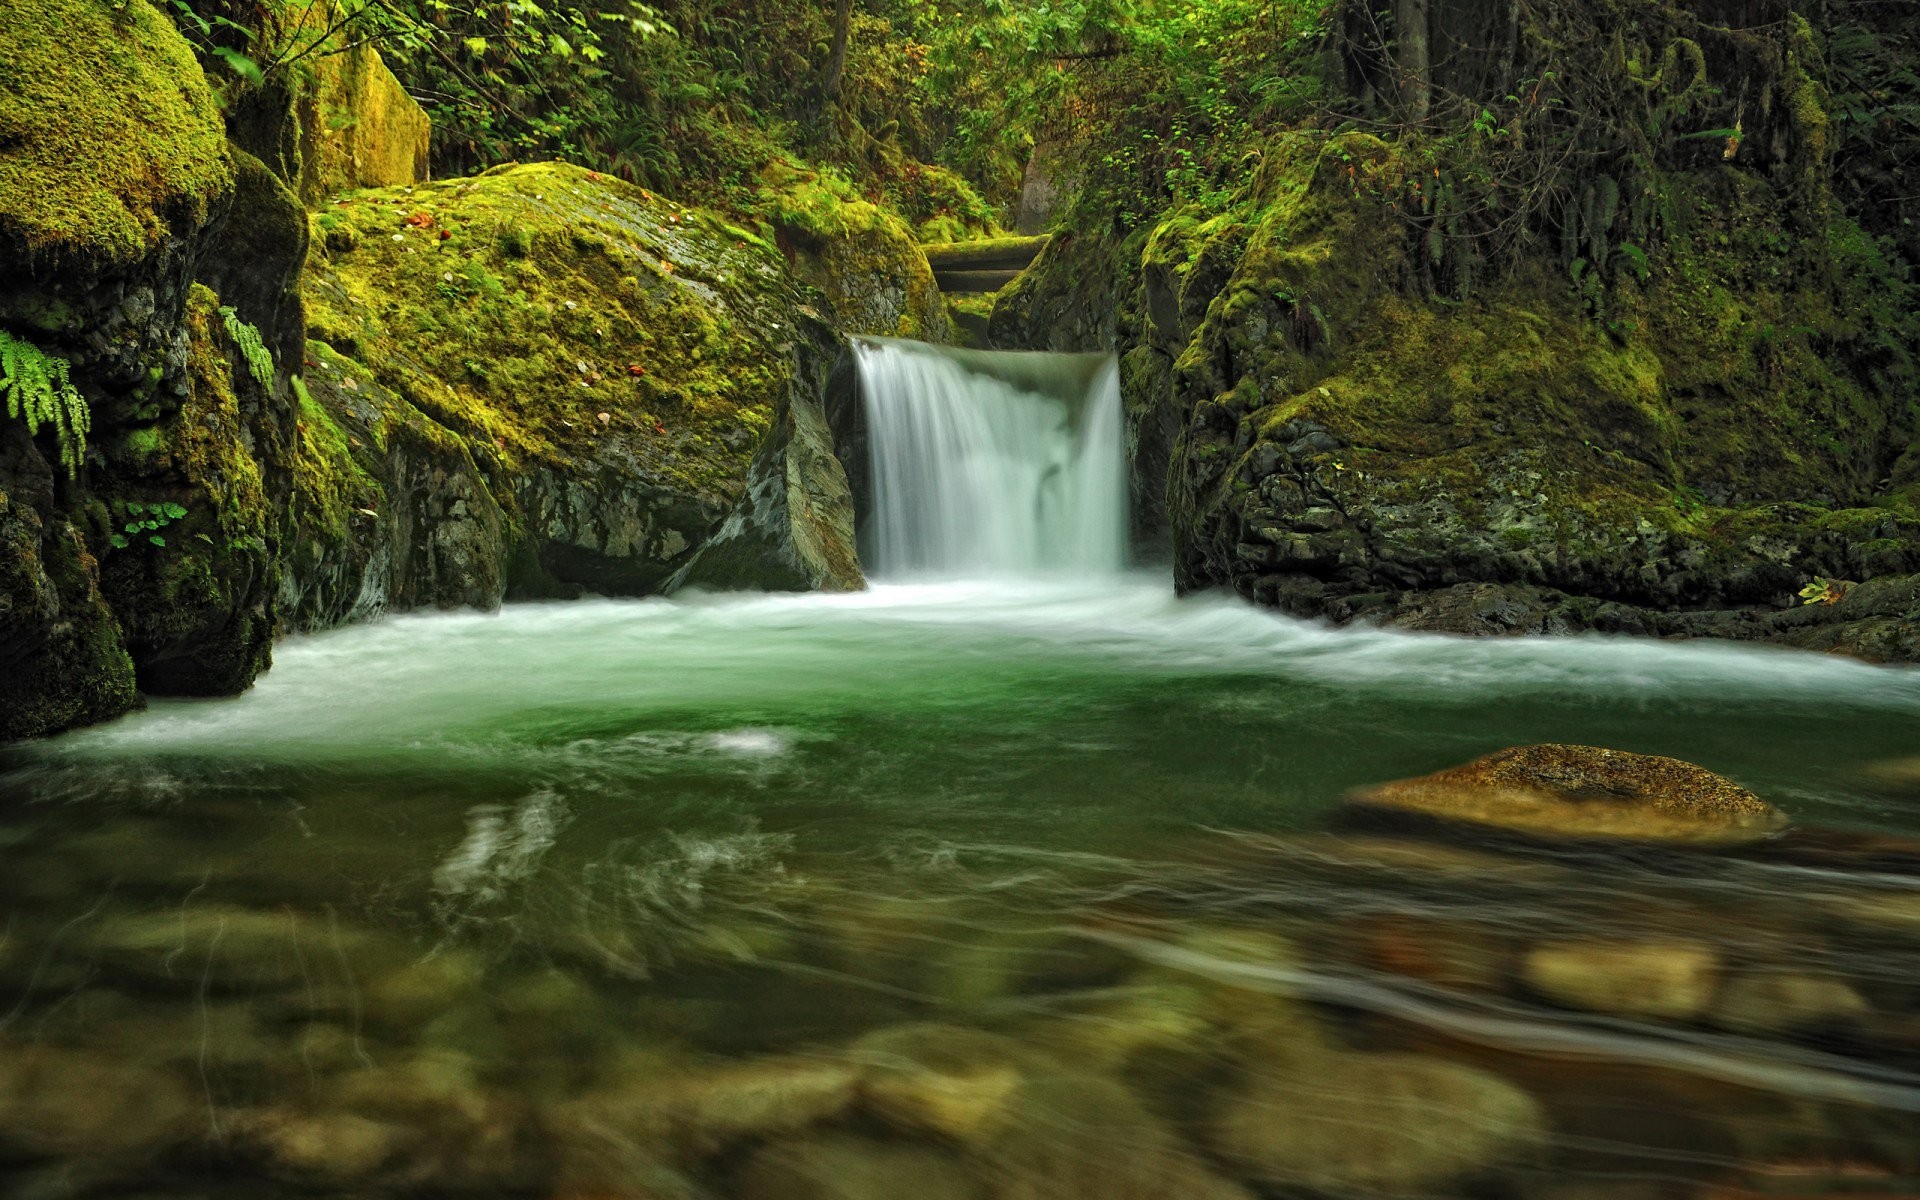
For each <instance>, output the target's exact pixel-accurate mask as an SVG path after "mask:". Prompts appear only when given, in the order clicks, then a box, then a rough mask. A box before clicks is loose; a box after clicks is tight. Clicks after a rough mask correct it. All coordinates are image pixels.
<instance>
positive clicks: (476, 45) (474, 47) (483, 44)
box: [460, 37, 487, 58]
mask: <svg viewBox="0 0 1920 1200" xmlns="http://www.w3.org/2000/svg"><path fill="white" fill-rule="evenodd" d="M460 44H461V45H463V46H465V47H466V48H467V53H468V54H471V55H473V56H474V57H475V58H479V57H480V56H481V55H483V54H485V53H486V52H487V39H485V38H483V37H470V38H468V39H467V40H466V41H464V42H462V43H460Z"/></svg>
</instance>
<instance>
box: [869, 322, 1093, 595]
mask: <svg viewBox="0 0 1920 1200" xmlns="http://www.w3.org/2000/svg"><path fill="white" fill-rule="evenodd" d="M855 345H856V353H857V354H858V362H859V369H860V390H861V395H862V398H863V402H864V404H865V406H866V417H867V429H868V444H869V447H870V454H871V458H872V476H871V478H872V481H873V496H872V499H873V508H872V515H871V516H870V517H869V519H868V523H867V527H866V530H865V544H864V546H863V552H864V557H865V558H866V560H867V565H868V567H869V569H870V570H871V571H872V573H873V574H874V575H875V576H877V577H879V578H882V579H889V578H891V579H901V578H942V577H945V578H957V577H968V578H977V577H981V576H994V575H1029V576H1031V575H1041V574H1067V573H1072V574H1081V575H1084V574H1087V573H1095V574H1113V573H1117V572H1118V571H1120V570H1121V569H1122V568H1123V567H1124V566H1125V565H1126V551H1127V539H1126V526H1127V480H1126V458H1125V448H1124V445H1123V443H1122V439H1121V428H1120V385H1119V371H1118V367H1117V365H1116V364H1115V362H1114V359H1113V356H1112V355H1106V354H1040V353H1009V352H987V351H970V350H950V349H945V348H941V347H937V346H930V345H926V344H925V343H921V342H906V341H893V340H888V339H861V340H860V341H858V342H856V344H855Z"/></svg>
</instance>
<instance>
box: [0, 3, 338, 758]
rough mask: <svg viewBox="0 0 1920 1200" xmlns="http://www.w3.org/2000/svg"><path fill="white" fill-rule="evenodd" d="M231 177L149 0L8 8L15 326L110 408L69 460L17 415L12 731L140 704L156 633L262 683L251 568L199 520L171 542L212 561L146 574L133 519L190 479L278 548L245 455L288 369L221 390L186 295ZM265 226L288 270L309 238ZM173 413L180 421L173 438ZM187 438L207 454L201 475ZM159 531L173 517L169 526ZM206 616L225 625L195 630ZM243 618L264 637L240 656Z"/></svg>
mask: <svg viewBox="0 0 1920 1200" xmlns="http://www.w3.org/2000/svg"><path fill="white" fill-rule="evenodd" d="M234 189H235V158H234V156H233V155H232V154H231V153H230V150H229V146H228V143H227V140H226V134H225V130H224V127H223V124H222V120H221V115H220V112H219V110H218V108H217V106H216V105H215V103H214V100H213V96H212V91H211V89H210V88H209V86H208V84H207V80H206V78H205V76H204V75H203V74H202V72H201V69H200V67H199V65H198V63H197V62H196V60H195V58H194V55H193V52H192V50H191V49H190V47H189V46H188V45H187V43H186V41H185V40H184V39H183V38H182V37H181V36H180V34H179V33H178V32H177V30H176V29H175V28H174V26H173V23H172V22H171V21H170V20H168V19H167V17H165V16H164V15H162V14H161V12H160V11H159V10H158V9H156V8H155V7H154V6H153V5H151V4H150V3H148V2H147V0H130V2H129V3H127V4H124V5H103V4H94V3H75V2H71V0H49V2H48V3H42V4H31V5H9V6H6V7H5V8H4V9H0V328H4V329H6V330H7V331H8V332H9V333H10V334H11V335H13V336H14V337H16V338H19V339H22V340H25V341H27V342H29V343H30V344H32V345H33V346H34V347H36V348H37V349H38V350H39V351H41V352H43V353H45V354H47V355H49V356H52V357H55V358H58V359H61V360H64V361H65V362H66V364H67V365H68V368H69V371H70V376H71V379H72V381H73V383H74V385H75V387H76V388H77V390H78V394H79V395H80V397H81V399H82V400H83V401H84V402H85V404H86V406H87V409H88V415H89V418H90V424H91V430H90V432H89V434H88V437H87V451H86V453H85V455H84V456H83V457H82V458H81V459H80V460H79V461H78V462H76V463H75V464H74V469H73V470H72V471H71V472H69V471H66V470H56V469H55V468H53V467H51V466H50V465H49V464H52V463H56V462H59V461H60V456H61V451H60V448H59V447H57V446H55V445H54V438H53V435H52V434H51V433H50V432H48V431H45V430H43V431H42V433H41V435H40V436H39V437H38V438H31V439H30V438H28V437H27V436H26V434H25V431H24V430H22V429H19V428H17V427H12V423H11V422H9V426H10V427H9V428H8V429H7V430H6V431H5V435H4V445H5V447H6V449H5V452H4V454H0V494H3V495H4V496H5V502H4V504H3V505H0V507H4V509H5V510H6V511H5V512H4V514H0V537H3V538H5V539H6V541H7V543H8V549H9V553H8V556H7V560H6V567H5V568H4V571H3V572H0V574H4V584H3V585H0V596H4V600H3V601H0V648H3V649H0V675H3V676H4V678H5V680H6V684H5V687H6V690H7V697H6V700H7V703H6V705H5V712H6V717H5V720H4V721H0V738H4V737H16V736H27V735H31V734H36V733H44V732H51V731H53V730H57V729H60V728H64V727H66V726H68V725H72V724H79V723H83V722H87V721H95V720H102V719H105V718H107V717H111V716H114V715H116V714H118V713H120V712H124V711H126V710H127V709H128V708H130V707H132V706H134V705H135V704H137V703H138V696H137V694H136V692H135V689H134V683H135V672H136V669H138V671H139V673H140V679H141V680H142V682H143V683H150V684H151V686H154V687H159V688H168V687H169V686H170V682H169V681H170V680H172V679H174V678H175V677H174V676H173V675H172V674H170V672H169V671H168V670H165V669H162V670H159V671H158V672H157V673H156V672H155V671H154V670H153V668H154V665H155V663H156V662H157V661H158V659H157V658H156V657H155V654H156V653H157V654H158V655H159V657H160V658H166V657H168V656H170V655H172V654H174V653H176V652H178V653H181V654H184V655H186V656H187V657H189V658H191V657H198V656H200V655H201V653H202V651H204V652H205V657H206V658H207V659H208V660H212V659H223V660H228V661H226V663H225V665H224V666H218V667H209V672H210V675H209V676H202V677H198V678H195V679H192V680H187V679H186V678H185V676H181V677H180V685H181V690H188V691H206V690H233V689H235V688H237V687H240V686H244V684H245V682H246V681H247V680H250V679H251V678H252V674H253V671H254V670H255V669H257V666H258V663H259V661H260V658H261V656H262V655H263V654H264V649H265V644H266V636H267V630H268V629H269V628H270V626H271V613H270V612H269V611H268V610H266V609H264V608H260V607H258V606H257V603H256V602H257V601H258V599H259V590H258V588H257V587H255V586H254V585H253V584H252V583H249V582H248V581H247V579H246V576H247V574H248V568H244V567H239V566H237V564H236V563H235V562H232V561H228V560H226V559H219V560H218V561H212V560H208V559H206V558H205V557H204V556H202V555H201V554H200V551H199V549H198V546H199V545H200V543H197V542H196V543H194V548H186V549H182V550H180V551H178V552H177V553H176V554H175V556H174V558H173V560H172V561H173V564H174V565H175V566H176V567H184V565H185V564H187V563H189V562H196V563H198V564H199V566H198V567H197V568H195V570H196V571H198V572H199V573H200V574H202V575H204V576H205V578H199V579H196V580H187V579H185V578H177V579H173V580H172V581H171V582H168V583H166V584H165V585H164V586H161V585H160V580H159V579H158V578H157V577H154V578H149V579H147V580H146V581H145V583H141V584H138V585H136V584H134V582H133V580H132V578H131V575H130V573H129V568H130V566H131V562H130V560H129V559H128V558H126V557H125V556H124V554H123V549H122V547H120V546H118V545H116V543H115V540H114V539H115V538H121V539H123V540H126V538H125V533H124V531H123V529H122V527H123V526H124V525H126V524H128V523H129V521H128V513H127V511H126V508H125V504H126V502H127V501H129V500H131V501H132V502H133V503H135V504H138V505H140V506H141V508H140V511H139V513H138V514H137V519H136V520H134V521H133V522H131V523H134V524H139V523H140V522H142V521H145V520H146V519H148V517H149V516H150V515H152V514H149V513H148V512H147V511H146V506H147V505H148V503H149V502H151V503H152V504H153V505H154V506H155V507H154V512H155V513H158V514H162V515H164V514H165V513H166V512H167V511H169V510H168V508H167V507H166V506H168V505H174V506H176V507H179V508H180V511H181V513H182V515H183V516H184V515H185V514H186V512H187V511H188V510H187V508H186V506H185V505H182V504H178V503H177V501H178V499H179V498H181V497H186V496H189V495H194V496H198V497H201V498H202V499H203V500H204V501H205V503H206V504H207V505H209V506H212V505H220V506H228V507H229V508H231V507H233V506H239V507H247V508H250V509H252V510H253V512H254V513H255V515H256V516H257V517H258V518H259V519H258V520H257V521H255V522H254V523H253V524H254V525H255V526H256V527H257V528H254V529H253V532H252V533H251V534H250V535H249V534H241V535H238V536H242V537H245V536H253V537H255V538H257V539H258V553H259V554H261V555H268V554H269V544H270V533H268V532H266V528H267V527H268V526H270V525H271V520H272V519H271V516H270V513H271V510H272V497H271V494H270V493H263V492H262V491H261V490H260V488H259V486H258V483H257V479H253V478H252V477H250V476H248V475H247V473H246V472H241V471H239V470H237V466H238V461H239V460H241V459H244V460H246V461H247V462H248V463H249V464H254V466H253V471H254V474H255V475H257V474H258V470H259V467H258V464H259V463H260V462H262V461H264V458H262V457H259V456H265V457H271V455H272V454H273V447H274V446H276V445H280V444H284V440H285V439H284V434H283V433H280V432H277V431H278V430H279V428H280V426H279V425H277V424H276V421H277V418H276V416H275V415H274V414H272V413H271V412H267V411H264V410H265V409H269V408H271V400H270V393H271V387H270V386H269V385H268V384H264V383H260V382H258V381H257V380H255V379H254V377H253V373H252V372H251V371H248V372H246V375H247V378H248V380H249V383H248V385H247V386H248V387H249V388H250V389H251V392H250V396H251V399H249V400H248V401H245V402H239V403H234V404H230V403H225V402H223V401H222V400H220V399H219V398H217V397H216V396H215V395H214V394H213V392H212V391H211V390H210V389H213V388H215V387H216V386H217V384H216V381H215V379H214V376H215V375H220V374H223V373H224V366H223V367H222V368H220V369H218V370H216V369H215V368H214V367H213V366H212V365H211V364H210V362H209V361H207V354H208V353H216V354H217V352H214V351H208V350H207V344H208V343H207V342H206V340H205V339H204V338H201V337H200V335H199V333H197V332H196V331H195V329H194V328H192V327H191V326H192V325H193V322H191V321H189V319H188V317H187V308H188V298H189V288H190V285H191V283H192V281H193V279H194V278H195V277H196V275H198V274H199V273H200V272H201V271H202V269H203V268H205V267H206V266H207V265H208V264H209V263H211V262H213V261H214V260H215V259H217V258H218V256H219V254H220V250H221V245H220V242H221V231H222V229H223V227H224V226H225V224H226V223H227V222H228V219H229V212H230V210H231V207H232V201H233V195H234ZM248 232H249V235H250V236H251V237H252V241H251V243H250V244H251V245H253V246H254V247H255V248H256V249H258V250H259V251H261V253H262V255H263V257H264V258H265V259H266V260H267V261H268V262H269V263H277V264H278V270H279V271H280V273H281V275H282V276H284V274H285V272H286V270H287V268H288V265H289V264H290V262H291V260H292V259H293V258H294V257H296V256H297V255H298V253H299V251H300V244H299V242H298V240H297V239H296V240H295V241H294V242H293V244H292V245H291V246H284V247H281V248H280V250H279V252H278V254H277V255H272V254H266V250H267V249H268V246H267V243H268V242H269V241H270V240H271V239H270V237H266V236H264V235H259V234H257V233H256V232H255V231H253V230H251V229H249V231H248ZM266 269H268V270H271V269H273V268H272V267H271V266H269V267H268V268H266ZM282 283H283V284H284V279H283V280H282ZM202 307H203V309H204V306H202ZM202 315H203V316H204V315H205V313H204V311H203V313H202ZM294 323H295V324H297V318H295V319H294ZM202 324H204V321H203V322H202ZM222 361H223V363H224V359H223V360H222ZM266 366H267V368H268V370H267V375H268V377H269V378H270V377H271V374H272V364H271V363H270V362H268V363H267V364H266ZM254 401H258V403H255V402H254ZM169 434H175V435H178V439H177V440H176V442H175V444H173V445H171V446H169V445H167V444H166V441H167V437H168V436H169ZM219 442H225V443H230V444H219V445H216V444H214V443H219ZM188 443H191V448H190V449H189V447H188V445H187V444H188ZM176 456H184V457H185V458H190V459H192V460H193V461H194V463H195V464H196V465H197V466H199V467H204V468H205V473H203V474H201V475H199V476H193V475H192V472H191V471H190V470H188V469H187V468H186V467H185V466H184V465H183V462H182V461H181V459H179V458H177V457H176ZM228 468H236V469H234V470H229V469H228ZM150 470H152V471H154V472H157V474H150V473H149V471H150ZM176 493H177V494H176ZM209 511H210V510H209ZM196 519H197V518H196ZM165 520H166V521H167V522H169V523H171V522H172V520H173V518H171V517H166V518H165ZM182 528H184V526H183V527H182ZM195 531H196V532H199V531H200V529H199V527H198V526H197V525H196V526H195ZM141 533H142V536H143V537H144V538H153V537H159V538H162V539H163V540H164V539H165V536H166V535H165V534H164V533H162V532H161V531H160V530H159V528H158V527H157V526H156V527H155V528H153V529H143V530H141ZM209 536H211V534H210V535H209ZM131 544H132V543H131V541H128V545H129V546H130V545H131ZM142 545H144V546H145V547H146V548H147V549H149V550H154V551H157V550H158V549H159V547H158V546H156V545H154V544H153V543H152V542H151V541H143V542H142ZM256 565H258V564H257V563H256ZM230 569H232V570H233V571H234V572H235V573H234V574H233V575H232V576H224V575H222V574H221V573H224V572H227V571H229V570H230ZM188 573H189V574H192V573H194V572H193V571H189V572H188ZM216 576H218V577H216ZM148 584H153V585H155V586H156V587H157V589H158V590H157V591H156V590H153V589H151V588H149V587H148V586H147V585H148ZM243 594H244V595H245V596H246V597H249V598H246V599H239V598H238V597H240V596H241V595H243ZM228 600H235V602H236V603H237V605H238V608H240V609H248V608H251V610H252V613H253V616H252V624H251V626H250V627H249V628H248V629H247V630H245V631H235V630H233V629H232V628H230V625H231V622H230V620H229V618H231V617H232V616H233V613H234V611H235V610H233V609H229V608H223V613H224V615H218V614H213V613H211V612H209V611H208V610H207V609H205V608H203V607H196V606H197V605H199V604H200V603H201V602H205V603H206V604H210V605H212V606H213V607H215V608H222V607H223V606H224V605H226V602H227V601H228ZM149 606H150V607H149ZM163 626H164V627H166V628H165V629H163V628H162V627H163ZM200 633H206V634H208V635H209V636H211V637H213V638H214V639H215V640H216V641H219V642H221V643H222V645H220V646H218V647H215V646H212V645H209V646H205V647H189V646H187V645H186V644H185V642H183V641H182V640H181V639H183V638H184V639H186V640H188V641H190V640H191V639H192V638H193V637H195V636H198V635H199V634H200ZM233 638H237V639H238V640H239V642H241V643H244V647H245V648H244V649H241V650H239V651H238V653H237V656H236V655H234V654H231V653H230V651H232V650H233V643H232V640H231V639H233ZM130 650H131V651H132V653H131V655H130V654H129V651H130ZM187 674H189V675H190V674H192V672H187ZM211 676H218V677H219V680H220V682H219V683H217V684H213V683H209V682H208V679H209V678H210V677H211Z"/></svg>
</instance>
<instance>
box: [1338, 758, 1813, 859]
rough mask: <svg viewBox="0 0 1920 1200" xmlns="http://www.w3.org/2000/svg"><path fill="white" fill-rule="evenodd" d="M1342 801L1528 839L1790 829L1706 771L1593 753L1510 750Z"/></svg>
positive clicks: (1652, 838) (1660, 838)
mask: <svg viewBox="0 0 1920 1200" xmlns="http://www.w3.org/2000/svg"><path fill="white" fill-rule="evenodd" d="M1347 803H1348V805H1349V806H1350V807H1352V808H1355V809H1361V810H1373V811H1390V812H1397V813H1409V814H1415V815H1419V816H1423V817H1430V818H1433V819H1436V820H1441V821H1457V822H1464V823H1466V824H1471V825H1480V826H1486V827H1490V828H1495V829H1502V830H1506V831H1508V832H1512V833H1521V834H1527V835H1530V836H1534V837H1572V838H1604V839H1625V840H1632V841H1644V842H1669V843H1707V844H1715V843H1718V844H1724V843H1732V842H1748V841H1756V840H1759V839H1761V838H1764V837H1767V836H1768V835H1770V834H1773V833H1775V832H1777V831H1779V830H1780V829H1782V828H1784V827H1785V826H1786V824H1787V819H1786V817H1785V815H1784V814H1782V813H1781V812H1780V811H1779V810H1778V809H1776V808H1774V807H1773V806H1772V805H1770V804H1768V803H1767V802H1766V801H1764V800H1762V799H1760V797H1758V796H1756V795H1754V794H1753V793H1752V792H1750V791H1748V790H1747V789H1746V788H1743V787H1741V786H1740V785H1739V784H1737V783H1734V782H1733V781H1732V780H1730V779H1726V778H1723V777H1722V776H1719V775H1716V774H1714V773H1713V772H1712V771H1709V770H1707V769H1706V768H1705V767H1700V766H1696V765H1694V764H1693V763H1690V762H1685V761H1682V760H1681V759H1677V758H1666V757H1664V756H1661V755H1655V754H1631V753H1628V752H1627V751H1624V750H1606V749H1602V748H1600V747H1597V746H1559V745H1544V746H1516V747H1514V748H1513V749H1510V750H1502V751H1499V752H1498V753H1495V754H1489V755H1487V756H1486V757H1485V758H1480V759H1475V760H1474V761H1473V762H1470V763H1467V764H1465V765H1464V766H1458V767H1450V768H1448V769H1446V770H1444V771H1436V772H1434V773H1433V774H1431V775H1422V776H1420V777H1419V778H1417V779H1400V780H1395V781H1394V782H1392V783H1383V784H1379V785H1377V786H1375V787H1370V788H1361V789H1358V790H1356V791H1353V792H1350V793H1348V795H1347Z"/></svg>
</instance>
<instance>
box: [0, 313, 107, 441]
mask: <svg viewBox="0 0 1920 1200" xmlns="http://www.w3.org/2000/svg"><path fill="white" fill-rule="evenodd" d="M68 370H69V365H68V363H67V360H66V359H64V358H60V357H58V356H56V355H52V354H48V353H46V352H45V351H43V350H41V349H40V348H39V347H38V346H35V345H34V344H33V343H31V342H23V341H21V340H20V339H18V338H16V337H13V336H12V335H11V334H8V333H5V332H0V393H4V394H5V395H6V397H7V415H8V416H9V417H12V418H14V419H16V420H24V421H26V423H27V432H28V433H39V432H40V427H41V426H42V425H51V426H52V427H53V430H54V432H55V434H56V435H57V436H58V437H59V441H60V463H61V465H62V466H64V467H66V469H67V475H68V476H69V477H72V476H74V475H78V474H79V473H80V463H81V461H82V460H83V459H84V458H85V457H86V453H87V431H88V430H89V429H91V428H92V427H93V412H92V410H91V409H89V408H88V407H87V402H86V399H85V398H84V397H83V396H81V395H80V392H79V390H78V389H76V388H75V387H74V386H73V383H72V382H71V381H70V380H69V379H68V378H67V372H68Z"/></svg>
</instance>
